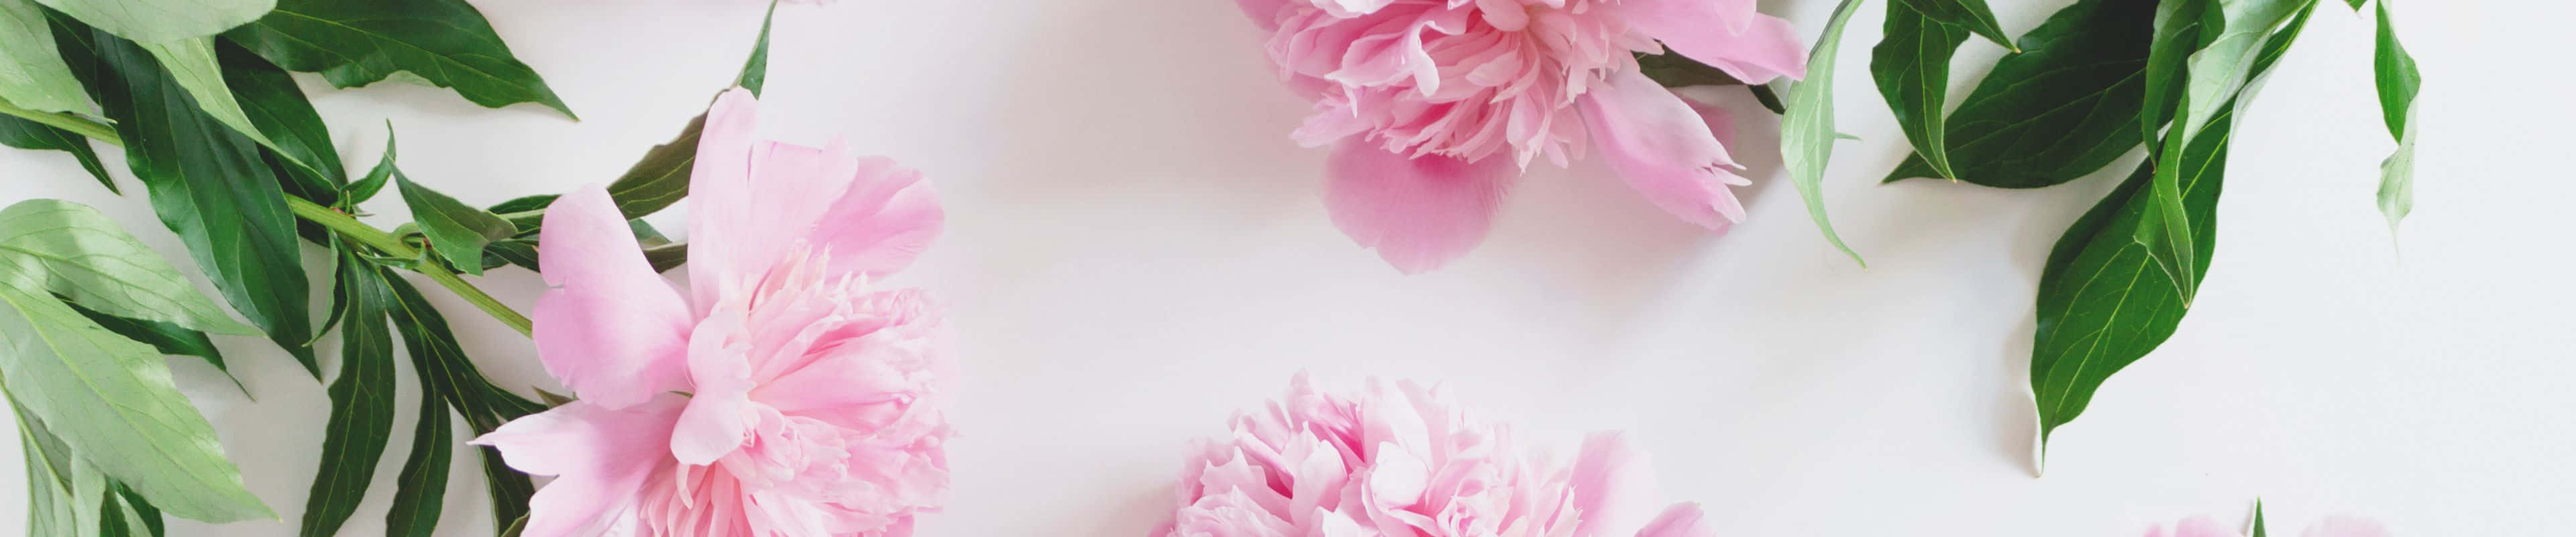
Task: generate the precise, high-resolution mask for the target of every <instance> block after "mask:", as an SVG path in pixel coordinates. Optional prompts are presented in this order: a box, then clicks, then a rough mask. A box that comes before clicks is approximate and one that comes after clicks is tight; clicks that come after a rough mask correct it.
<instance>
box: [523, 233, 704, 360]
mask: <svg viewBox="0 0 2576 537" xmlns="http://www.w3.org/2000/svg"><path fill="white" fill-rule="evenodd" d="M542 229H543V230H542V231H540V232H539V233H538V242H537V258H538V265H539V266H542V267H545V271H544V272H543V274H542V276H543V277H544V278H545V280H546V284H548V285H551V286H553V288H552V289H548V290H546V292H545V294H543V295H539V296H538V297H537V306H536V310H535V312H534V313H535V315H534V317H533V319H532V321H533V322H534V323H535V329H534V332H535V339H536V343H537V356H538V359H539V360H540V361H542V362H544V363H545V366H546V373H548V374H551V375H554V377H555V378H556V379H559V380H562V381H563V383H564V385H565V386H569V387H571V388H572V390H573V393H574V394H575V395H577V396H579V397H581V399H582V400H584V401H589V402H591V403H593V404H597V405H600V406H604V407H607V408H612V409H615V408H626V407H629V406H633V405H635V404H637V403H642V402H644V400H646V399H650V398H652V397H653V395H654V394H657V393H662V392H666V391H670V390H675V389H679V388H681V387H683V386H684V385H683V384H682V382H684V379H683V378H682V376H681V374H682V373H683V372H684V369H683V368H684V367H685V364H684V363H683V361H682V356H681V355H682V354H683V353H684V352H685V351H686V348H687V347H686V345H685V344H684V339H683V337H684V336H685V335H686V334H688V331H689V325H690V323H691V320H690V315H689V309H688V304H687V303H685V302H683V301H682V300H681V298H680V294H679V292H677V291H673V290H672V289H671V284H670V282H667V281H664V280H663V279H662V276H661V275H659V274H655V273H654V272H653V267H652V265H651V264H648V263H646V262H645V261H644V254H643V251H642V250H641V249H640V248H638V247H637V246H636V242H635V235H634V232H633V231H631V230H629V229H628V227H627V224H626V218H625V217H624V216H621V215H620V214H619V213H618V212H617V205H616V203H615V202H613V201H610V200H609V198H608V191H607V190H605V189H602V188H600V187H598V186H591V187H587V188H583V189H581V190H576V191H573V192H572V193H570V194H565V195H564V196H563V197H562V198H558V199H556V200H555V202H554V204H553V205H551V206H548V207H547V210H546V216H545V227H544V228H542Z"/></svg>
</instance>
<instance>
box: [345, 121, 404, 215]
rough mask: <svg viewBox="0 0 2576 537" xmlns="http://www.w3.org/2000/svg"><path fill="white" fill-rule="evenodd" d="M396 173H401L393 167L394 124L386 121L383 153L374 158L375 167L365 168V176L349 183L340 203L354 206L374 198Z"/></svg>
mask: <svg viewBox="0 0 2576 537" xmlns="http://www.w3.org/2000/svg"><path fill="white" fill-rule="evenodd" d="M398 173H402V170H398V169H395V168H394V125H393V123H391V122H387V123H385V155H384V156H383V157H380V158H377V159H376V167H375V168H374V169H371V170H367V176H366V177H362V178H359V179H358V182H355V183H350V184H349V196H348V201H345V202H342V203H341V204H342V205H343V206H356V205H357V204H358V203H360V202H364V201H367V200H369V199H373V198H375V197H376V193H377V192H382V191H384V189H385V183H386V182H388V181H391V180H392V179H393V176H394V174H398Z"/></svg>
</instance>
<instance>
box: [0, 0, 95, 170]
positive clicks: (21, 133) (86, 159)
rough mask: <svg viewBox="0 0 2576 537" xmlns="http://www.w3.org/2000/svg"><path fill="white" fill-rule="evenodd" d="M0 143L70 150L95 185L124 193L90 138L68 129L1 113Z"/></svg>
mask: <svg viewBox="0 0 2576 537" xmlns="http://www.w3.org/2000/svg"><path fill="white" fill-rule="evenodd" d="M0 1H7V0H0ZM0 145H7V146H9V147H15V148H19V149H37V150H47V149H50V150H57V151H62V152H65V153H71V154H72V158H74V159H78V160H79V161H80V165H81V169H83V170H87V171H89V176H90V177H92V178H96V179H98V184H99V185H101V186H105V187H107V191H108V192H115V193H118V194H124V193H125V192H124V191H122V190H119V189H117V188H116V180H115V179H113V178H110V177H108V175H107V166H106V164H105V163H102V162H99V160H98V152H97V151H95V150H92V149H90V147H89V140H88V139H85V138H82V137H81V135H78V134H72V132H71V131H67V130H62V129H58V128H54V127H53V126H50V125H46V124H43V123H37V122H35V121H33V120H29V119H26V118H21V117H17V116H0Z"/></svg>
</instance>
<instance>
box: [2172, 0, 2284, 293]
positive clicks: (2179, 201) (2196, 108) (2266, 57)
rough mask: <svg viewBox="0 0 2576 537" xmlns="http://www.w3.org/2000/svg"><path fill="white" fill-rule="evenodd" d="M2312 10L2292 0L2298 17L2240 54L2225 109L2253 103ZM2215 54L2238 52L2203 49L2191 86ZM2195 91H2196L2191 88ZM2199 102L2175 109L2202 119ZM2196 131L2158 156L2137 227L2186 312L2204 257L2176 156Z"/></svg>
mask: <svg viewBox="0 0 2576 537" xmlns="http://www.w3.org/2000/svg"><path fill="white" fill-rule="evenodd" d="M2213 5H2214V6H2217V7H2218V8H2219V9H2223V10H2240V9H2246V10H2254V11H2253V12H2260V13H2269V12H2268V11H2261V9H2258V8H2248V7H2243V6H2240V5H2237V4H2228V3H2225V2H2221V3H2219V4H2213ZM2314 5H2315V0H2293V1H2292V4H2291V6H2290V7H2289V9H2290V10H2291V13H2294V15H2293V16H2292V17H2291V18H2290V20H2289V21H2288V22H2287V24H2286V26H2282V27H2281V29H2280V30H2279V31H2277V32H2269V30H2267V32H2269V33H2268V34H2266V35H2263V36H2260V37H2262V39H2260V40H2258V41H2256V42H2255V43H2254V45H2255V47H2254V48H2251V49H2248V50H2247V51H2245V52H2243V53H2242V55H2243V60H2242V63H2243V64H2244V65H2245V67H2244V69H2245V71H2244V73H2243V74H2242V75H2241V80H2239V81H2237V82H2236V83H2235V84H2236V85H2235V86H2234V87H2235V89H2234V90H2233V91H2234V93H2233V94H2231V95H2229V96H2228V97H2227V98H2228V102H2227V103H2224V104H2223V106H2226V107H2230V110H2232V109H2233V108H2232V107H2234V106H2237V104H2238V103H2241V102H2247V101H2250V100H2252V98H2253V95H2252V93H2253V90H2254V88H2255V87H2256V86H2255V85H2254V84H2253V81H2254V80H2256V79H2257V78H2259V77H2261V76H2262V74H2263V72H2264V71H2266V70H2269V69H2270V68H2271V66H2272V64H2273V63H2274V62H2276V61H2278V60H2279V59H2280V56H2281V54H2283V53H2285V52H2287V51H2288V50H2289V46H2290V43H2292V42H2293V41H2296V40H2297V39H2298V36H2299V32H2300V30H2302V29H2303V28H2305V27H2306V26H2307V21H2308V16H2307V15H2308V13H2309V12H2310V11H2311V10H2310V9H2309V8H2310V7H2311V6H2314ZM2262 9H2268V8H2262ZM2220 15H2221V13H2220V11H2218V10H2212V11H2208V12H2204V13H2202V14H2201V17H2202V20H2203V22H2202V28H2203V29H2204V30H2206V29H2210V28H2218V27H2221V25H2223V24H2224V23H2222V22H2216V21H2215V20H2214V19H2213V17H2217V16H2220ZM2238 15H2239V13H2234V12H2230V13H2226V14H2225V16H2231V17H2232V16H2238ZM2177 16H2179V15H2177ZM2264 20H2268V19H2264ZM2231 34H2232V32H2231ZM2235 41H2237V40H2236V39H2235V38H2234V37H2232V35H2230V36H2221V37H2217V38H2213V39H2212V40H2211V41H2210V43H2211V46H2213V47H2215V46H2222V45H2228V44H2229V43H2233V42H2235ZM2230 46H2232V45H2230ZM2213 54H2224V55H2234V54H2238V53H2237V52H2233V51H2227V50H2218V49H2204V50H2201V51H2199V52H2195V53H2192V58H2193V59H2192V61H2191V68H2192V69H2193V70H2194V71H2193V72H2192V73H2189V74H2188V78H2190V79H2191V80H2192V81H2193V82H2190V83H2192V84H2197V83H2198V81H2200V79H2201V76H2200V75H2201V73H2199V72H2198V70H2200V69H2203V68H2205V66H2204V65H2203V60H2204V59H2207V58H2210V57H2212V56H2211V55H2213ZM2236 63H2238V60H2228V61H2227V62H2226V63H2225V64H2224V65H2226V66H2227V67H2226V68H2228V69H2234V68H2235V67H2233V66H2234V65H2235V64H2236ZM2193 91H2195V92H2196V91H2197V89H2193ZM2200 98H2201V97H2200V96H2199V94H2197V93H2185V94H2183V95H2181V96H2180V97H2179V100H2178V102H2177V103H2176V104H2177V106H2176V109H2178V110H2182V111H2184V112H2183V115H2184V116H2185V117H2189V118H2197V117H2201V115H2202V114H2203V112H2202V110H2205V109H2207V108H2208V107H2207V106H2206V105H2204V104H2202V103H2200V102H2198V99H2200ZM2197 131H2198V129H2197V128H2176V129H2171V130H2170V131H2169V132H2168V133H2167V134H2166V136H2165V140H2164V144H2163V146H2164V147H2163V149H2161V150H2159V151H2157V152H2156V157H2155V160H2156V163H2157V164H2156V166H2157V169H2156V175H2155V178H2154V180H2153V181H2154V182H2153V183H2152V184H2151V185H2150V190H2149V192H2150V196H2151V202H2152V204H2153V205H2154V207H2155V209H2156V210H2155V211H2154V212H2152V213H2150V214H2148V215H2147V217H2146V218H2145V219H2144V220H2143V221H2141V223H2140V224H2139V226H2138V228H2137V236H2136V240H2137V241H2138V243H2139V244H2142V245H2146V246H2147V247H2148V248H2147V254H2148V255H2149V256H2150V257H2152V258H2153V259H2155V261H2156V265H2157V267H2158V268H2160V269H2162V270H2164V271H2165V273H2166V275H2167V276H2168V279H2167V281H2170V282H2172V283H2174V284H2175V285H2177V286H2179V289H2177V292H2179V293H2180V294H2181V296H2182V297H2183V305H2184V306H2186V307H2188V306H2190V305H2191V298H2192V297H2193V296H2195V295H2197V294H2198V286H2199V278H2197V277H2184V275H2185V274H2186V273H2188V272H2190V271H2191V269H2190V267H2193V266H2196V265H2202V264H2203V263H2199V262H2196V261H2195V259H2196V258H2197V257H2199V256H2201V255H2204V254H2201V253H2199V252H2198V250H2199V249H2198V248H2194V247H2193V246H2192V242H2193V241H2194V240H2195V239H2194V238H2195V237H2197V236H2199V234H2196V233H2192V232H2191V230H2190V222H2191V220H2192V219H2191V218H2189V217H2188V216H2187V215H2186V214H2185V213H2186V212H2189V211H2190V210H2191V209H2189V208H2188V207H2186V203H2185V202H2184V200H2183V194H2182V188H2181V186H2180V179H2179V178H2178V176H2179V175H2180V174H2183V173H2188V172H2190V170H2187V169H2185V168H2183V167H2182V166H2183V163H2182V162H2179V161H2178V160H2177V156H2176V155H2174V154H2173V153H2174V152H2175V151H2179V150H2180V149H2181V148H2182V147H2183V146H2184V145H2185V144H2186V143H2196V142H2197V140H2196V139H2193V138H2194V137H2196V134H2194V133H2195V132H2197ZM2187 139H2192V140H2193V141H2192V142H2186V141H2185V140H2187ZM2205 165H2210V166H2222V167H2223V166H2226V163H2225V162H2223V161H2222V162H2216V163H2210V164H2205Z"/></svg>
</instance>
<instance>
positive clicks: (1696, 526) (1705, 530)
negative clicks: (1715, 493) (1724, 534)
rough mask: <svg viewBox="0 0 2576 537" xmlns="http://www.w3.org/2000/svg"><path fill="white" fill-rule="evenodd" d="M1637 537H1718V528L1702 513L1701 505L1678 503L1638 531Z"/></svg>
mask: <svg viewBox="0 0 2576 537" xmlns="http://www.w3.org/2000/svg"><path fill="white" fill-rule="evenodd" d="M1637 537H1717V526H1716V524H1714V523H1711V522H1709V521H1708V516H1707V515H1706V514H1704V513H1701V512H1700V510H1699V504H1696V503H1689V502H1683V503H1677V504H1673V506H1672V507H1667V508H1664V514H1663V515H1660V516H1656V517H1655V521H1654V522H1648V523H1646V528H1645V529H1641V530H1637Z"/></svg>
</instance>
